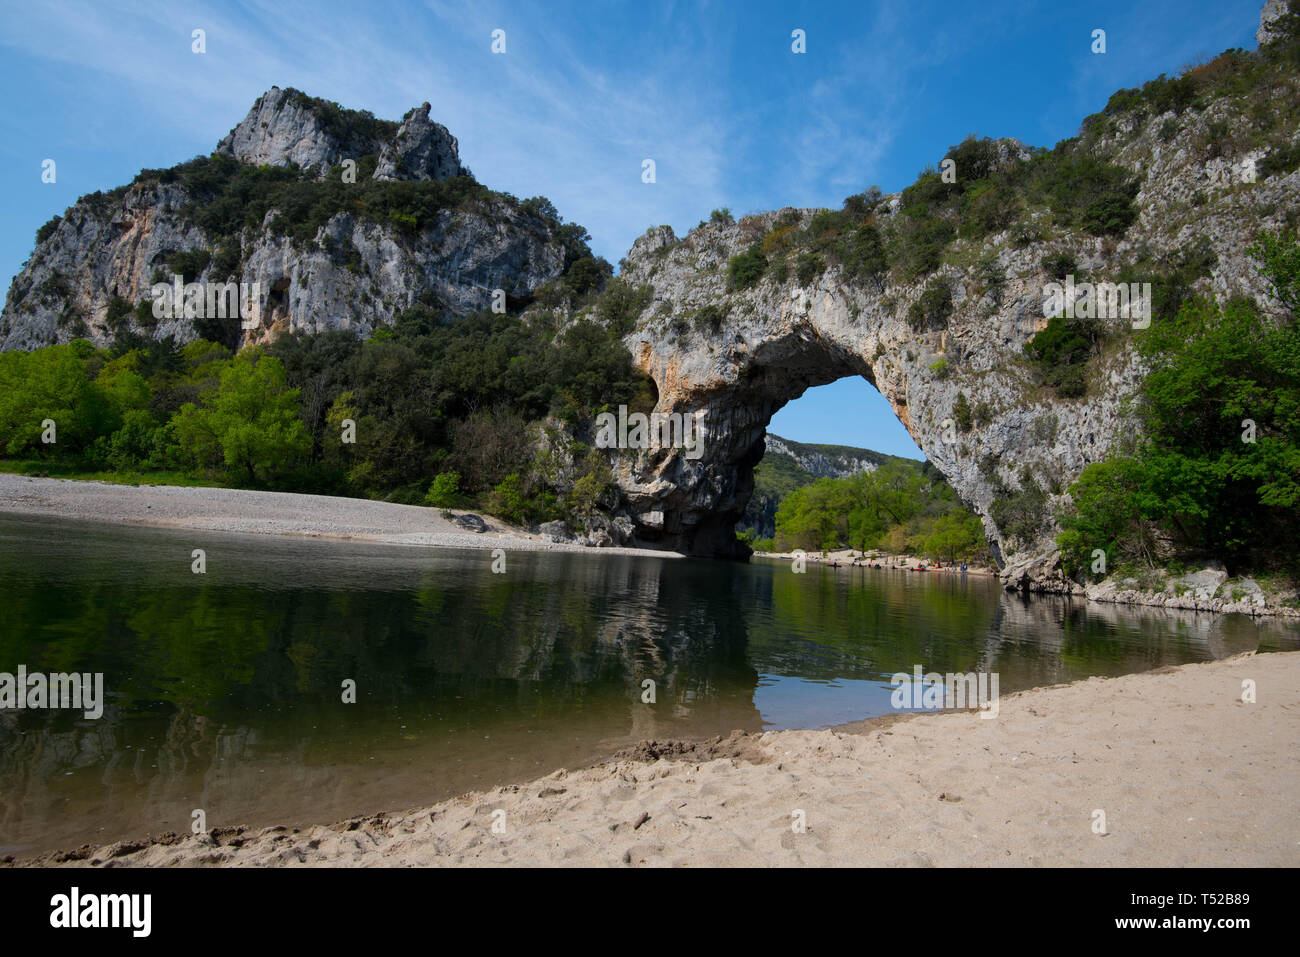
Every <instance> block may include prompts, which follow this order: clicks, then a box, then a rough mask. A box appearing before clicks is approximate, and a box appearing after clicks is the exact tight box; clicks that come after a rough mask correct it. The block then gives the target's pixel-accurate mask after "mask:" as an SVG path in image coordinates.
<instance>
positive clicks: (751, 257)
mask: <svg viewBox="0 0 1300 957" xmlns="http://www.w3.org/2000/svg"><path fill="white" fill-rule="evenodd" d="M766 269H767V257H766V256H764V255H763V250H762V247H761V246H760V245H759V244H758V243H754V244H753V245H752V246H750V247H749V248H748V249H746V250H745V251H744V252H743V253H739V254H738V255H735V256H732V257H731V259H730V260H729V261H728V263H727V288H728V289H729V290H731V291H732V292H736V291H739V290H742V289H748V288H749V287H750V286H752V285H754V284H755V283H757V282H758V281H759V280H760V279H762V278H763V272H764V270H766Z"/></svg>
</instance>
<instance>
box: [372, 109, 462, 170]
mask: <svg viewBox="0 0 1300 957" xmlns="http://www.w3.org/2000/svg"><path fill="white" fill-rule="evenodd" d="M429 110H430V106H429V104H428V103H421V104H420V106H418V107H417V108H416V109H413V110H411V111H410V112H409V113H407V114H406V116H405V117H403V118H402V125H401V126H400V127H398V130H397V135H396V136H395V137H394V138H393V141H392V142H391V143H386V144H385V145H384V148H383V150H382V152H381V153H380V156H379V165H378V166H377V167H376V168H375V179H448V178H450V177H452V176H461V175H463V174H465V172H466V171H465V170H464V168H463V167H462V166H461V165H460V145H459V144H458V143H457V142H456V137H454V136H452V135H451V133H450V132H449V131H448V129H447V127H445V126H443V125H442V124H441V123H435V122H433V121H432V120H430V119H429Z"/></svg>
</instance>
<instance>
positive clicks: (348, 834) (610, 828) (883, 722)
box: [20, 653, 1300, 867]
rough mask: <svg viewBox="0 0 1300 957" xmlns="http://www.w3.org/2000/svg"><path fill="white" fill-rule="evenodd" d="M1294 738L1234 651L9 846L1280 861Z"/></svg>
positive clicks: (1292, 688)
mask: <svg viewBox="0 0 1300 957" xmlns="http://www.w3.org/2000/svg"><path fill="white" fill-rule="evenodd" d="M1245 679H1250V680H1251V681H1253V682H1254V683H1255V688H1256V691H1255V694H1256V698H1257V700H1256V702H1254V703H1251V702H1248V701H1243V700H1242V697H1243V692H1242V688H1243V680H1245ZM1297 740H1300V654H1297V653H1282V654H1265V655H1254V654H1248V655H1240V656H1237V657H1234V658H1228V659H1224V660H1220V661H1214V662H1209V663H1204V664H1191V665H1184V666H1181V667H1176V668H1163V669H1159V670H1157V671H1153V672H1148V673H1145V674H1137V675H1127V676H1124V677H1120V678H1110V679H1106V678H1090V679H1088V680H1086V681H1080V682H1076V683H1074V684H1070V685H1058V686H1055V687H1050V688H1039V689H1035V690H1032V691H1026V692H1022V693H1019V694H1015V695H1010V696H1006V697H1004V698H1003V699H1002V701H1001V708H1000V713H999V716H998V717H996V718H993V719H986V718H982V717H980V716H979V715H978V714H976V713H973V712H950V713H941V714H927V715H916V716H900V717H891V718H885V719H878V720H876V721H872V722H866V723H862V724H859V725H847V726H844V727H841V728H838V729H834V730H827V731H782V732H769V733H761V734H739V733H737V734H733V735H732V736H731V737H729V738H726V739H716V740H713V741H710V742H705V743H696V744H685V743H680V742H678V743H671V742H670V743H662V744H655V743H650V742H645V743H642V744H641V745H639V746H638V747H636V748H633V749H630V750H628V751H625V752H622V753H620V754H619V755H616V756H615V757H614V758H613V759H612V760H610V761H607V762H604V763H601V764H598V765H596V766H594V767H590V768H586V769H583V770H575V771H558V772H556V773H554V774H551V775H548V776H546V777H543V778H540V779H538V780H535V781H533V782H531V783H529V784H527V785H524V786H518V787H516V786H510V787H503V788H497V789H494V790H491V791H486V792H480V793H474V794H468V795H465V796H463V797H461V798H458V799H455V800H451V801H445V802H442V803H440V804H436V805H433V806H431V807H425V808H421V809H418V810H409V811H401V812H394V813H384V814H377V815H367V816H364V817H358V818H353V819H351V820H347V821H342V822H339V823H336V824H332V825H328V826H325V825H321V826H317V827H311V828H303V829H293V830H291V829H288V828H277V827H270V828H263V829H260V830H251V829H242V828H230V829H225V830H218V831H215V832H213V833H210V834H205V835H202V836H192V835H185V836H176V835H167V836H162V837H159V838H157V839H153V840H149V841H142V842H139V843H118V844H113V845H108V846H104V847H91V846H86V847H83V848H81V849H80V850H77V851H70V852H63V853H59V854H51V855H45V856H44V857H42V858H36V859H34V860H32V861H22V862H20V863H23V864H29V863H35V864H44V865H52V864H65V865H71V866H85V865H105V866H122V865H135V866H177V865H179V866H204V865H223V866H279V865H319V866H439V865H462V866H493V865H536V866H541V865H570V866H614V867H618V866H683V867H709V866H727V867H730V866H851V865H883V866H931V865H935V866H949V865H985V866H990V865H1003V866H1026V865H1027V866H1051V865H1085V866H1092V865H1102V866H1108V865H1119V866H1138V865H1142V866H1160V867H1179V866H1190V865H1205V866H1296V865H1297V864H1300V814H1297V813H1296V812H1297V801H1298V799H1297V797H1296V795H1297V794H1300V748H1298V747H1297V746H1296V741H1297ZM796 811H802V812H803V815H804V819H805V821H806V829H805V830H803V831H802V832H801V833H796V830H795V829H794V828H793V827H792V824H793V822H794V821H795V816H794V815H795V812H796ZM1098 812H1101V813H1102V814H1104V818H1105V819H1104V828H1102V827H1100V825H1101V820H1100V818H1099V816H1098ZM494 822H499V823H498V829H499V830H498V832H494V830H493V824H494Z"/></svg>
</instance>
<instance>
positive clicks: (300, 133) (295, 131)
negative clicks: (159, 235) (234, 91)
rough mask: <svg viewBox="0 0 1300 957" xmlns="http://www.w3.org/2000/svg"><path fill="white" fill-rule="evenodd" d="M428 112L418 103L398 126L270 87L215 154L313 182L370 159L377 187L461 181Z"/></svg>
mask: <svg viewBox="0 0 1300 957" xmlns="http://www.w3.org/2000/svg"><path fill="white" fill-rule="evenodd" d="M430 108H431V107H430V105H429V104H428V103H427V102H426V103H423V104H421V105H420V106H419V107H417V108H415V109H413V110H411V111H410V112H408V113H407V114H406V116H405V117H404V118H403V119H402V122H401V124H397V123H393V122H392V121H389V120H379V119H376V118H375V117H374V116H372V115H371V114H370V113H369V112H368V111H365V110H360V111H352V110H343V109H341V108H340V107H339V106H338V105H337V104H334V103H330V102H328V101H326V100H320V99H316V98H313V97H310V96H307V95H306V94H305V93H302V92H300V91H298V90H295V89H292V88H290V89H287V90H282V89H280V88H279V87H278V86H273V87H271V89H269V90H267V91H266V92H265V93H263V94H262V95H261V96H260V97H258V99H257V102H256V103H254V104H253V108H252V109H251V110H249V111H248V115H247V116H245V117H244V119H243V120H242V121H241V122H240V123H239V125H238V126H236V127H235V128H234V129H233V130H231V131H230V132H229V133H228V134H226V136H225V138H224V139H222V141H221V142H220V143H218V144H217V152H218V153H221V154H224V155H226V156H232V157H234V158H235V159H237V160H239V161H240V162H241V163H251V164H252V165H254V166H262V165H268V166H287V165H289V164H290V163H296V164H297V165H298V166H300V167H302V168H303V169H307V170H313V171H314V172H316V173H317V174H318V175H320V176H324V175H325V174H326V173H327V172H328V171H329V169H330V167H332V166H336V165H338V164H339V163H342V162H343V161H344V160H347V159H351V160H354V161H355V160H359V159H360V158H362V157H363V156H369V155H375V156H378V157H379V162H378V165H377V166H376V168H375V171H374V173H373V177H374V178H375V179H379V180H433V179H449V178H451V177H453V176H462V175H465V174H466V173H467V172H468V171H467V170H465V169H464V167H462V166H461V165H460V147H459V144H458V143H457V142H456V137H454V136H452V135H451V133H450V132H448V130H447V128H446V127H445V126H442V125H441V124H439V123H434V122H433V121H432V120H430V119H429V110H430Z"/></svg>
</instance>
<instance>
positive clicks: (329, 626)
mask: <svg viewBox="0 0 1300 957" xmlns="http://www.w3.org/2000/svg"><path fill="white" fill-rule="evenodd" d="M194 548H203V549H205V550H206V553H207V572H206V574H203V575H196V574H194V573H193V572H192V571H191V557H190V553H191V550H192V549H194ZM491 564H492V558H491V554H490V553H489V552H487V551H474V550H447V549H429V548H400V547H383V546H366V545H357V544H350V543H339V542H325V541H311V540H298V539H276V538H270V537H266V538H263V537H245V536H232V535H219V534H210V533H199V532H192V531H179V532H178V531H171V530H161V529H142V528H129V527H123V526H112V525H101V524H90V523H79V522H54V521H50V520H48V519H40V520H38V519H33V518H25V517H19V516H12V515H0V580H2V581H3V586H0V595H2V599H0V601H2V604H0V672H9V673H13V672H15V671H16V670H17V667H18V665H20V664H23V665H26V666H27V669H28V671H29V672H32V671H45V672H50V671H78V672H102V673H103V674H104V681H105V686H106V697H107V706H106V708H105V712H104V715H103V717H102V718H100V719H99V720H87V719H85V718H84V717H82V715H81V713H80V712H71V711H26V710H25V711H5V712H0V853H30V852H34V851H39V850H44V849H50V848H56V847H70V846H76V845H78V844H81V843H83V842H87V841H89V842H108V841H111V840H118V839H126V838H139V837H143V836H145V835H147V834H150V833H152V834H160V833H164V832H167V831H185V830H188V828H189V825H190V820H191V817H190V815H191V811H192V810H194V809H196V808H201V809H203V810H204V812H205V814H206V817H207V824H208V826H209V827H221V826H228V825H235V824H251V825H265V824H271V823H285V824H290V825H300V824H309V823H325V822H330V821H334V820H338V819H340V818H343V817H347V816H351V815H354V814H360V813H367V812H371V811H380V810H393V809H401V808H406V807H417V806H422V805H425V804H429V803H432V802H434V801H437V800H440V799H443V798H446V797H450V796H454V795H457V794H460V793H463V792H465V791H468V790H474V789H481V788H489V787H492V786H495V785H498V784H504V783H511V782H522V781H526V780H530V779H532V778H534V777H537V776H539V775H541V774H545V773H548V772H550V771H552V770H554V769H556V768H558V767H575V766H579V765H582V764H586V763H590V762H593V761H596V760H598V759H600V758H602V757H605V756H607V755H609V754H610V753H611V752H612V751H614V750H616V749H617V748H619V747H622V746H625V745H627V744H631V743H634V742H636V741H639V740H641V739H643V738H660V739H663V738H667V737H683V736H706V735H713V734H722V733H726V732H729V731H731V730H732V729H737V728H739V729H743V730H761V729H774V728H790V727H824V726H828V725H833V724H837V723H842V722H847V721H852V720H857V719H861V718H867V717H872V716H876V715H881V714H888V713H892V711H893V709H892V708H891V706H890V700H889V698H890V692H891V690H892V689H891V688H890V686H889V685H888V683H887V676H888V675H890V674H893V673H894V672H897V671H906V672H910V671H911V670H912V668H913V666H914V665H918V664H919V665H922V666H923V667H924V668H925V669H927V670H929V671H939V672H949V671H963V672H965V671H972V670H977V671H994V672H997V673H998V674H999V677H1000V690H1001V692H1002V693H1003V694H1006V693H1008V692H1011V691H1014V690H1018V689H1022V688H1027V687H1032V686H1036V685H1042V684H1053V683H1057V682H1062V681H1069V680H1072V679H1075V678H1081V677H1085V676H1088V675H1096V674H1104V675H1114V674H1122V673H1126V672H1133V671H1143V670H1146V669H1149V668H1154V667H1159V666H1161V665H1166V664H1177V663H1181V662H1186V661H1199V660H1205V659H1210V658H1216V657H1222V656H1225V655H1229V654H1237V653H1239V652H1242V651H1249V650H1255V649H1259V650H1261V651H1277V650H1291V649H1296V648H1300V629H1297V628H1296V627H1294V626H1286V625H1281V624H1277V623H1261V624H1256V623H1254V622H1252V621H1251V620H1249V619H1247V618H1244V617H1241V616H1228V617H1217V618H1216V617H1213V616H1208V615H1199V616H1198V615H1193V614H1190V613H1171V612H1165V611H1157V610H1154V609H1141V608H1123V607H1116V606H1097V605H1093V606H1088V605H1086V604H1085V603H1082V602H1077V601H1076V602H1074V603H1070V602H1068V601H1066V600H1064V599H1055V598H1031V599H1025V598H1022V597H1019V596H1016V595H1009V594H1007V593H1005V592H1003V591H1002V589H1001V588H1000V586H999V585H998V584H997V583H996V581H993V580H990V579H984V578H975V577H969V578H962V577H959V576H950V575H940V574H935V573H931V574H918V573H910V572H904V571H884V570H866V569H831V568H822V567H820V566H817V565H811V566H810V567H809V569H808V572H807V574H804V575H796V574H794V573H793V572H792V571H791V570H790V568H789V567H788V566H787V565H785V564H782V563H776V562H772V561H756V562H755V563H754V564H752V565H748V566H745V565H733V564H723V563H714V562H705V561H693V560H673V559H663V558H655V557H650V556H646V557H621V556H613V555H599V554H558V553H511V554H509V555H508V556H507V563H506V571H505V573H504V574H494V573H493V572H492V570H491ZM349 679H350V680H352V681H355V682H356V688H357V701H356V703H354V704H347V703H344V702H343V701H342V684H343V682H344V681H345V680H349ZM645 679H651V680H653V681H654V682H656V696H657V700H656V702H655V703H654V704H645V703H643V702H642V700H641V698H642V693H643V686H642V682H643V681H644V680H645Z"/></svg>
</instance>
